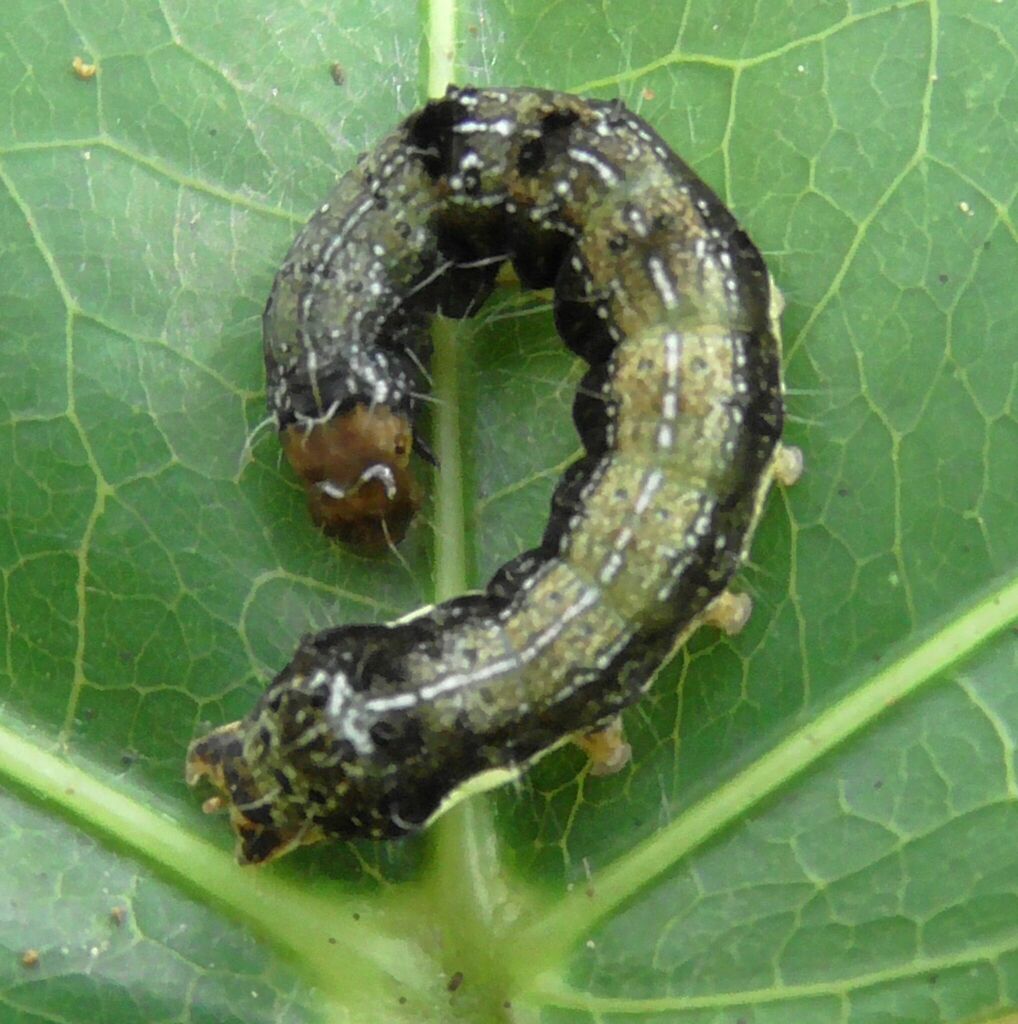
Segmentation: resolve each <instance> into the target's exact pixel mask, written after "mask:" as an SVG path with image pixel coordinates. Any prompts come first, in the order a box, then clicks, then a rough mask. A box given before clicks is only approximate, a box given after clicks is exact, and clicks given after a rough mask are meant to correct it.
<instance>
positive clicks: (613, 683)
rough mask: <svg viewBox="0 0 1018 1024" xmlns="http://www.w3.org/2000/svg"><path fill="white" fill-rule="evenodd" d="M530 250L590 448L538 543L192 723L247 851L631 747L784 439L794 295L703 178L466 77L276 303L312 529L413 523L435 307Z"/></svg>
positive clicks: (735, 546) (274, 382)
mask: <svg viewBox="0 0 1018 1024" xmlns="http://www.w3.org/2000/svg"><path fill="white" fill-rule="evenodd" d="M507 261H508V262H511V265H512V267H513V269H514V271H515V273H516V275H517V276H518V277H519V279H520V282H521V283H522V285H523V286H524V287H528V288H547V287H553V288H554V318H555V324H556V327H557V330H558V332H559V334H560V335H561V337H562V339H563V340H564V342H565V344H566V345H567V346H568V347H569V348H570V349H571V350H572V351H573V352H575V353H576V354H577V355H578V356H580V357H581V358H582V359H583V360H585V361H586V363H587V364H588V366H589V369H588V370H587V371H586V374H585V376H584V377H583V380H582V383H581V385H580V388H579V391H578V393H577V395H576V398H575V403H574V406H573V419H574V422H575V425H576V428H577V431H578V432H579V435H580V438H581V440H582V443H583V449H584V453H583V455H582V456H581V457H580V458H579V459H578V460H577V461H576V462H574V463H573V464H572V465H571V466H570V467H569V469H568V470H567V471H566V473H565V474H564V476H563V478H562V479H561V481H560V482H559V483H558V485H557V486H556V488H555V491H554V495H553V497H552V501H551V513H550V517H549V520H548V524H547V526H546V528H545V530H544V534H543V536H542V539H541V542H540V544H538V546H536V547H535V548H533V549H532V550H529V551H526V552H524V553H523V554H521V555H519V556H518V557H516V558H514V559H512V560H511V561H510V562H508V563H507V564H505V565H503V566H502V567H501V568H500V569H499V570H498V571H497V572H496V573H495V575H494V577H493V578H492V579H491V581H490V582H489V583H488V585H487V587H486V588H485V589H484V590H483V591H482V592H480V593H474V594H468V595H465V596H462V597H457V598H455V599H453V600H449V601H444V602H442V603H440V604H437V605H434V606H431V607H428V608H424V609H422V610H420V611H419V612H417V613H415V614H413V615H411V616H408V617H407V618H405V619H402V620H399V621H397V622H393V623H389V624H385V625H345V626H339V627H336V628H332V629H326V630H324V631H323V632H320V633H318V634H316V635H312V636H306V637H304V638H303V639H302V640H301V641H300V644H299V646H298V648H297V651H296V653H295V654H294V656H293V659H292V660H291V662H290V663H289V664H288V665H287V666H286V667H285V668H284V669H283V670H282V671H281V672H280V673H279V674H278V675H277V676H276V677H275V678H274V679H273V680H272V682H271V683H270V685H269V686H268V688H267V689H266V690H265V692H264V694H263V695H262V696H261V698H260V699H259V700H258V702H257V703H256V705H255V707H254V708H253V709H252V710H251V712H250V713H249V714H248V715H247V716H246V717H245V718H244V719H243V720H241V721H239V722H233V723H230V724H228V725H224V726H222V727H220V728H218V729H215V730H214V731H213V732H211V733H209V734H207V735H205V736H203V737H201V738H199V739H197V740H195V741H194V742H193V743H192V744H191V746H190V748H189V751H188V754H187V764H186V776H187V780H188V782H189V783H190V784H192V785H194V784H196V783H197V782H198V781H199V780H200V779H207V780H208V781H209V782H211V784H212V785H213V786H214V788H215V790H216V791H217V792H216V795H215V796H213V797H211V798H210V799H209V800H207V801H206V803H205V809H206V810H208V811H214V810H222V809H228V810H229V812H230V817H231V825H232V827H233V830H234V832H235V834H236V838H237V856H238V860H239V861H240V862H241V863H247V864H251V863H262V862H265V861H268V860H271V859H272V858H274V857H278V856H279V855H281V854H283V853H285V852H287V851H288V850H290V849H293V848H294V847H296V846H299V845H301V844H306V843H311V842H315V841H317V840H321V839H326V838H328V839H352V838H370V839H391V838H395V837H399V836H403V835H406V834H408V833H412V832H415V831H417V830H419V829H421V828H423V827H424V826H425V825H426V824H427V823H428V822H429V821H430V820H431V819H432V818H433V817H434V816H435V815H436V813H438V812H439V811H440V810H441V809H442V808H443V807H444V806H446V805H447V804H448V802H449V801H450V799H452V798H453V797H454V796H455V794H456V793H458V792H461V791H462V789H463V787H464V786H465V785H469V784H470V783H471V782H473V781H475V780H477V779H479V778H481V777H484V776H485V775H486V774H487V773H494V774H495V775H496V776H497V775H498V773H502V774H507V773H512V772H517V771H519V770H521V769H522V768H524V767H525V766H526V765H528V764H529V763H530V762H532V761H533V760H534V759H535V758H536V757H538V756H539V755H540V754H542V753H544V752H545V751H547V750H549V749H551V748H552V747H554V746H556V745H558V744H559V743H560V742H561V741H563V740H564V739H566V738H578V740H579V741H580V742H581V743H582V744H583V745H584V746H585V748H586V749H587V751H588V753H589V754H590V757H591V759H592V764H593V770H594V771H599V772H609V771H613V770H618V769H619V768H620V767H622V765H624V764H625V763H626V761H627V760H628V757H629V748H628V745H627V744H626V743H625V740H624V738H623V735H622V731H621V725H620V724H619V717H618V716H619V713H620V712H621V711H622V710H623V709H624V708H626V707H627V706H629V705H631V704H632V703H634V702H635V701H636V700H637V699H638V698H639V697H640V696H641V694H642V693H644V692H645V691H646V689H647V688H648V686H649V685H650V683H651V681H652V679H653V677H654V675H655V673H656V671H657V669H658V668H659V667H660V665H661V664H662V662H663V661H664V660H665V659H666V658H667V657H668V656H669V655H670V653H671V652H672V651H673V650H674V649H675V648H676V646H677V645H678V644H680V643H681V642H682V641H683V640H684V639H685V638H686V637H687V636H688V635H689V633H690V632H691V631H692V630H693V629H695V628H696V627H698V626H699V625H701V624H702V623H704V622H710V623H713V624H716V625H718V626H721V627H722V628H724V629H727V630H729V631H730V632H734V631H735V630H737V629H738V628H740V627H741V625H742V623H743V622H744V621H745V619H746V617H747V616H748V614H749V607H750V605H749V600H748V598H747V597H746V596H745V595H734V594H732V593H730V592H729V591H728V590H727V587H728V584H729V581H730V580H731V578H732V576H733V575H734V574H735V572H736V571H737V570H738V568H739V567H740V565H741V563H742V561H743V559H744V557H745V556H746V553H747V551H748V546H749V542H750V538H751V535H752V533H753V529H754V527H755V525H756V522H757V520H758V518H759V516H760V512H761V508H762V505H763V502H764V499H765V497H766V494H767V492H768V489H769V487H770V485H771V482H772V480H773V479H774V478H775V477H777V478H779V479H781V480H783V481H785V482H788V483H791V482H793V481H794V479H795V477H796V476H797V475H798V472H799V470H800V469H801V456H800V455H799V453H798V451H797V450H796V449H793V448H787V447H784V446H782V445H781V444H780V437H781V432H782V425H783V418H784V411H783V390H782V379H781V359H780V341H779V333H778V323H777V320H778V315H779V312H780V308H779V304H780V300H779V298H778V294H777V291H776V289H774V288H773V287H772V284H771V281H770V277H769V275H768V272H767V268H766V266H765V264H764V261H763V259H762V257H761V255H760V253H759V252H758V251H757V249H756V248H755V246H754V245H753V243H752V242H751V241H750V240H749V238H748V236H747V235H746V234H745V232H744V231H743V230H742V229H741V228H740V227H739V226H738V224H737V223H736V221H735V219H734V217H733V216H732V214H731V213H729V211H728V210H727V209H726V208H725V206H724V205H723V204H722V203H721V201H720V200H719V199H718V198H717V196H715V195H714V193H713V192H712V191H711V190H710V189H709V188H708V187H707V186H706V185H705V184H704V183H703V182H702V181H700V179H699V178H698V177H697V176H696V175H695V174H694V173H693V171H692V170H691V169H690V168H689V167H688V166H687V165H686V164H685V163H683V162H682V160H680V159H679V157H678V156H676V155H675V153H673V152H672V151H671V150H670V149H669V147H668V146H667V144H666V143H665V142H664V140H663V139H662V138H661V137H660V136H659V135H658V134H657V133H656V132H655V131H654V130H653V129H652V128H651V127H650V126H649V125H648V124H647V123H646V122H645V121H644V120H642V119H641V118H640V117H638V116H637V115H636V114H634V113H632V112H631V111H630V110H628V109H627V108H626V107H625V106H624V105H623V104H622V103H621V102H620V101H617V100H616V101H600V100H588V99H582V98H580V97H577V96H574V95H570V94H567V93H562V92H552V91H548V90H541V89H531V88H484V89H478V88H457V87H450V88H449V89H448V91H447V92H446V94H445V96H444V97H443V98H441V99H436V100H433V101H431V102H429V103H427V104H426V105H425V106H424V107H423V108H421V109H420V110H418V111H417V112H416V113H414V114H412V115H411V116H410V117H408V118H407V119H406V120H405V121H404V122H403V123H402V124H400V125H399V126H398V127H397V128H396V129H395V130H394V131H393V132H392V133H391V134H389V135H388V136H387V137H386V138H385V139H383V141H382V142H381V143H380V144H379V145H378V147H377V148H376V149H375V150H374V151H373V152H371V153H369V154H367V155H364V156H362V157H361V158H360V159H359V161H358V163H357V165H356V166H355V167H354V168H353V169H352V170H351V171H349V173H347V174H346V175H345V176H344V177H343V178H341V179H340V181H339V182H338V184H337V185H336V186H335V188H334V190H333V192H332V193H331V195H330V196H329V197H328V199H327V200H326V202H324V203H323V204H322V205H321V207H320V208H319V209H318V210H317V212H316V213H315V214H314V216H313V217H312V218H311V220H310V221H309V223H308V224H307V225H306V227H305V228H304V229H303V230H302V231H301V233H300V234H299V235H298V237H297V239H296V240H295V242H294V243H293V246H292V248H291V249H290V252H289V254H288V255H287V257H286V259H285V261H284V263H283V266H282V268H281V269H280V271H279V273H278V275H277V276H276V279H275V283H274V285H273V288H272V292H271V295H270V297H269V300H268V303H267V305H266V308H265V313H264V320H263V326H264V345H265V365H266V374H267V398H268V406H269V411H270V413H271V415H272V417H273V419H274V421H275V423H276V425H277V427H278V429H279V435H280V438H281V442H282V446H283V449H284V451H285V452H286V455H287V457H288V459H289V461H290V462H291V464H292V465H293V467H294V469H295V470H296V472H297V473H298V475H299V476H300V477H301V479H302V480H303V482H304V485H305V486H306V489H307V494H308V500H309V504H310V510H311V514H312V517H313V519H314V520H315V522H316V523H317V524H318V525H319V526H320V527H321V528H322V529H324V530H325V531H326V532H328V533H330V534H332V535H334V536H336V537H338V538H340V539H341V540H343V541H346V542H349V543H352V544H356V545H358V546H360V547H367V548H370V547H378V546H383V545H385V544H388V543H392V542H394V541H396V540H398V539H399V538H400V537H402V535H403V534H404V532H405V530H406V528H407V526H408V524H409V522H410V521H411V519H412V517H413V515H414V512H415V511H416V510H417V508H418V506H419V505H420V501H421V494H420V490H419V487H418V485H417V483H416V482H415V480H414V477H413V474H412V470H411V465H410V463H411V457H412V454H413V453H414V452H415V451H416V452H417V453H418V455H420V456H423V457H424V458H428V457H429V454H430V453H429V452H428V449H427V447H426V445H425V443H424V442H423V440H422V438H421V437H420V436H419V434H418V430H417V419H418V415H419V412H420V408H421V402H422V400H423V398H424V397H425V396H426V394H427V372H426V367H427V363H428V357H429V355H430V342H429V334H428V324H429V319H430V317H431V316H432V315H433V314H435V313H436V312H441V313H442V314H444V315H446V316H452V317H464V316H469V315H472V314H473V313H474V311H475V310H476V309H477V308H478V307H479V306H480V304H481V303H482V302H483V301H484V299H485V298H486V297H487V296H488V294H489V293H490V292H491V291H492V289H493V288H494V287H495V283H496V276H497V275H498V272H499V268H500V266H501V265H502V264H504V263H506V262H507Z"/></svg>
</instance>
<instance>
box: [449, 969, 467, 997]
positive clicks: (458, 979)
mask: <svg viewBox="0 0 1018 1024" xmlns="http://www.w3.org/2000/svg"><path fill="white" fill-rule="evenodd" d="M462 984H463V972H462V971H457V972H456V973H455V974H454V975H453V976H452V977H451V978H450V979H449V985H448V988H449V991H450V992H455V991H456V989H458V988H459V987H460V985H462Z"/></svg>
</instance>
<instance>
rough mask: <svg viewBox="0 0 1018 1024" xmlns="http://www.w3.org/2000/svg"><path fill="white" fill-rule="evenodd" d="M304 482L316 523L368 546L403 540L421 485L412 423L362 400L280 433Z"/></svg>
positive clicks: (332, 533)
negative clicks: (413, 467)
mask: <svg viewBox="0 0 1018 1024" xmlns="http://www.w3.org/2000/svg"><path fill="white" fill-rule="evenodd" d="M281 439H282V443H283V451H285V452H286V457H287V458H288V459H289V460H290V465H291V466H293V468H294V470H295V471H296V472H297V474H298V475H299V476H300V478H301V479H302V480H303V481H304V486H305V487H306V488H307V495H308V506H309V508H310V511H311V518H312V519H313V520H314V522H315V525H317V526H319V527H321V529H322V530H324V531H325V532H326V533H327V534H329V536H331V537H336V538H337V539H338V540H341V541H345V542H346V543H348V544H353V545H355V546H357V547H359V548H362V549H365V550H369V551H370V550H379V549H382V548H385V547H387V546H388V545H389V544H396V543H398V542H399V541H400V540H402V539H403V536H404V534H405V533H406V530H407V527H408V526H409V525H410V520H411V519H412V518H413V516H414V513H415V512H416V511H417V509H418V508H420V504H421V492H420V487H419V486H418V484H417V481H416V480H415V479H414V477H413V474H412V473H411V471H410V468H409V463H410V453H411V450H412V448H413V430H412V427H411V426H410V424H409V423H408V422H407V420H406V419H405V418H404V417H402V416H401V415H399V414H398V413H396V412H393V410H392V409H389V408H387V407H386V406H376V407H375V408H371V407H369V406H367V405H355V406H354V407H353V408H352V409H350V410H349V411H348V412H345V413H342V414H340V415H338V416H335V417H333V418H332V419H330V420H326V421H325V422H322V423H314V424H313V425H311V426H308V427H305V426H303V425H301V424H294V425H293V426H290V427H287V428H286V429H285V430H284V431H283V432H282V435H281Z"/></svg>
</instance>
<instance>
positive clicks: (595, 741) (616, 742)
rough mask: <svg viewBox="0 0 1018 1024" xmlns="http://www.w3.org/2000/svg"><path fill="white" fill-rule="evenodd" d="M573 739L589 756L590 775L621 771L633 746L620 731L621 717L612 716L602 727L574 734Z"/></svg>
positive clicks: (611, 773)
mask: <svg viewBox="0 0 1018 1024" xmlns="http://www.w3.org/2000/svg"><path fill="white" fill-rule="evenodd" d="M573 740H574V741H575V743H576V744H577V745H578V746H579V747H581V748H582V749H583V750H584V751H585V753H586V755H587V757H589V758H590V774H591V775H614V774H615V773H616V772H619V771H622V769H623V768H625V766H626V765H627V764H629V759H630V758H631V757H632V756H633V748H632V747H630V745H629V744H628V743H627V742H626V737H625V734H624V733H623V731H622V719H621V718H613V719H612V720H611V721H610V722H609V723H608V724H607V725H605V726H603V727H602V728H600V729H595V730H594V731H593V732H588V733H583V734H582V735H577V736H574V737H573Z"/></svg>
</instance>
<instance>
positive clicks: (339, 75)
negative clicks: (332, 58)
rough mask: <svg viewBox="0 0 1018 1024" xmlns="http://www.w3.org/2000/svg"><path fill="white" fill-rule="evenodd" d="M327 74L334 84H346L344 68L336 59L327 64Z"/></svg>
mask: <svg viewBox="0 0 1018 1024" xmlns="http://www.w3.org/2000/svg"><path fill="white" fill-rule="evenodd" d="M329 74H330V75H332V80H333V82H335V83H336V85H346V68H344V67H343V65H342V64H340V63H339V62H338V61H337V62H336V63H334V64H332V65H330V66H329Z"/></svg>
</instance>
